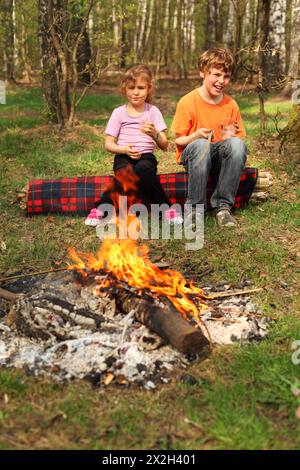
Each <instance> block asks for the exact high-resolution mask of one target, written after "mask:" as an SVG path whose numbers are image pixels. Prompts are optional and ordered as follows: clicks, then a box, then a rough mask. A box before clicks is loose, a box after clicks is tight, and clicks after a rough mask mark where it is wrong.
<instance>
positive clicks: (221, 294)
mask: <svg viewBox="0 0 300 470" xmlns="http://www.w3.org/2000/svg"><path fill="white" fill-rule="evenodd" d="M263 290H264V289H263V288H262V287H258V288H257V289H244V290H231V291H225V292H216V293H215V294H211V295H208V296H206V297H205V299H207V300H213V299H218V298H220V297H233V296H234V295H245V294H253V293H254V292H262V291H263Z"/></svg>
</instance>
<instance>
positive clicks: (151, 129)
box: [141, 121, 157, 139]
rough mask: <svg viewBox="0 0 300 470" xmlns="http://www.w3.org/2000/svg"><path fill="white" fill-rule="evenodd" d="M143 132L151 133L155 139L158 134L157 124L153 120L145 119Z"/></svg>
mask: <svg viewBox="0 0 300 470" xmlns="http://www.w3.org/2000/svg"><path fill="white" fill-rule="evenodd" d="M141 132H143V133H144V134H147V135H149V136H150V137H152V139H155V137H156V136H157V130H156V128H155V125H154V124H153V122H150V121H144V122H143V123H142V126H141Z"/></svg>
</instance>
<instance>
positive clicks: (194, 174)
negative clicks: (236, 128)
mask: <svg viewBox="0 0 300 470" xmlns="http://www.w3.org/2000/svg"><path fill="white" fill-rule="evenodd" d="M206 147H207V140H206V139H198V140H195V141H194V142H191V143H190V144H189V145H187V146H186V147H185V149H184V150H183V152H182V155H181V163H183V165H184V166H185V168H186V170H187V171H188V178H189V179H188V195H187V200H186V202H187V203H188V204H193V205H194V204H204V207H205V208H206V206H207V202H206V187H207V180H208V176H209V174H210V172H211V173H217V174H219V178H218V182H217V186H216V188H215V191H214V193H213V195H212V197H211V206H212V208H213V209H220V208H229V209H231V208H232V206H233V204H234V199H235V195H236V193H237V190H238V187H239V183H240V178H241V173H242V170H243V168H244V166H245V162H246V158H247V149H246V145H245V143H244V142H243V141H242V140H241V139H239V138H238V137H230V138H228V139H226V140H224V141H220V142H213V143H211V144H209V147H208V148H207V150H206ZM205 150H206V151H205ZM203 152H205V153H204V155H203Z"/></svg>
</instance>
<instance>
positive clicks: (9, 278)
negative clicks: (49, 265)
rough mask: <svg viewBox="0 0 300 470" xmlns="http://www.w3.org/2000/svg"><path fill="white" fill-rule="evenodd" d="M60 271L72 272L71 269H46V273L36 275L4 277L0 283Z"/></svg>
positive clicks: (41, 272)
mask: <svg viewBox="0 0 300 470" xmlns="http://www.w3.org/2000/svg"><path fill="white" fill-rule="evenodd" d="M58 271H70V268H57V269H46V270H45V271H37V272H35V273H27V274H16V275H15V276H10V277H3V278H2V279H0V282H7V281H12V280H13V279H21V278H23V277H31V276H39V275H40V274H49V273H56V272H58Z"/></svg>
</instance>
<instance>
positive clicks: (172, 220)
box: [164, 209, 183, 225]
mask: <svg viewBox="0 0 300 470" xmlns="http://www.w3.org/2000/svg"><path fill="white" fill-rule="evenodd" d="M164 220H165V221H166V222H168V223H169V224H172V225H181V224H183V218H182V217H181V215H180V214H179V213H178V212H177V211H176V210H175V209H168V210H166V211H165V213H164Z"/></svg>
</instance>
